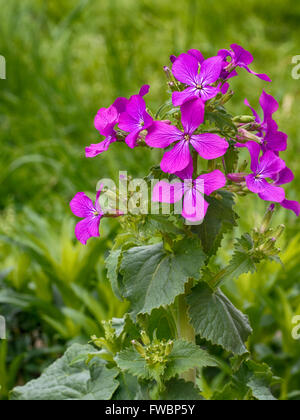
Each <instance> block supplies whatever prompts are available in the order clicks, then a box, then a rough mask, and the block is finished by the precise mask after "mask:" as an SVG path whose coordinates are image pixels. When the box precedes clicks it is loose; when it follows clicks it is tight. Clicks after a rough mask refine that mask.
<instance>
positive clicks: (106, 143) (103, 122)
mask: <svg viewBox="0 0 300 420" xmlns="http://www.w3.org/2000/svg"><path fill="white" fill-rule="evenodd" d="M149 89H150V86H149V85H143V86H142V87H141V89H140V92H139V94H138V95H136V96H137V97H139V98H140V99H141V100H142V97H143V96H145V95H146V94H147V93H148V92H149ZM132 98H134V96H133V97H132ZM132 98H131V99H130V100H128V99H127V98H122V97H121V98H117V99H116V100H115V102H114V103H113V104H112V105H111V106H110V107H109V108H101V109H100V110H99V111H98V113H97V115H96V117H95V127H96V129H97V130H98V131H99V133H100V134H101V135H102V136H104V137H105V140H103V141H102V142H101V143H97V144H91V145H90V146H89V147H87V148H86V149H85V152H86V157H87V158H91V157H95V156H97V155H99V154H100V153H103V152H106V151H107V150H108V149H109V147H110V145H111V144H112V143H115V142H116V141H117V133H116V130H115V126H116V125H117V124H118V123H119V121H120V115H121V114H123V113H124V112H125V111H126V108H127V105H128V104H129V103H130V101H131V100H132Z"/></svg>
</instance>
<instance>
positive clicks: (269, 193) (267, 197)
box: [258, 183, 285, 203]
mask: <svg viewBox="0 0 300 420" xmlns="http://www.w3.org/2000/svg"><path fill="white" fill-rule="evenodd" d="M258 196H259V198H261V199H262V200H264V201H274V202H275V203H281V202H282V201H283V200H284V199H285V191H284V189H283V188H281V187H276V186H274V185H271V184H268V183H267V186H266V188H265V190H264V191H262V192H261V193H259V194H258Z"/></svg>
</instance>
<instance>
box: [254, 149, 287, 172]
mask: <svg viewBox="0 0 300 420" xmlns="http://www.w3.org/2000/svg"><path fill="white" fill-rule="evenodd" d="M285 167H286V164H285V162H284V160H282V159H280V158H279V157H278V156H276V155H275V154H274V153H273V152H271V151H268V152H266V153H264V154H263V156H262V157H261V159H260V164H259V166H258V169H257V172H258V173H259V174H260V175H261V176H262V177H263V178H272V177H273V176H274V175H276V174H277V173H278V172H280V171H282V170H283V169H284V168H285Z"/></svg>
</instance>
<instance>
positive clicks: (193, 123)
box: [181, 99, 205, 134]
mask: <svg viewBox="0 0 300 420" xmlns="http://www.w3.org/2000/svg"><path fill="white" fill-rule="evenodd" d="M204 112H205V105H204V103H203V101H202V100H201V99H195V100H192V101H189V102H186V103H185V104H184V105H182V106H181V121H182V125H183V128H184V132H185V134H193V133H194V131H196V130H197V128H199V126H200V125H201V124H202V123H203V121H204Z"/></svg>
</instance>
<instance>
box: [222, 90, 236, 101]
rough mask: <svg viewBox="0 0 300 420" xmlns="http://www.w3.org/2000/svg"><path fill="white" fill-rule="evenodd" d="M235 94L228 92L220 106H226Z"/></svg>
mask: <svg viewBox="0 0 300 420" xmlns="http://www.w3.org/2000/svg"><path fill="white" fill-rule="evenodd" d="M233 95H234V92H233V90H231V91H229V92H227V93H226V94H225V95H223V97H222V98H221V100H220V105H225V104H226V103H227V102H229V101H230V99H231V98H232V97H233Z"/></svg>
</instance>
